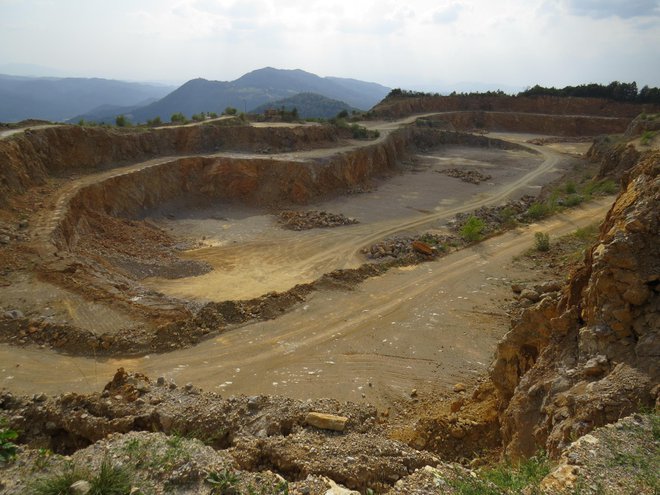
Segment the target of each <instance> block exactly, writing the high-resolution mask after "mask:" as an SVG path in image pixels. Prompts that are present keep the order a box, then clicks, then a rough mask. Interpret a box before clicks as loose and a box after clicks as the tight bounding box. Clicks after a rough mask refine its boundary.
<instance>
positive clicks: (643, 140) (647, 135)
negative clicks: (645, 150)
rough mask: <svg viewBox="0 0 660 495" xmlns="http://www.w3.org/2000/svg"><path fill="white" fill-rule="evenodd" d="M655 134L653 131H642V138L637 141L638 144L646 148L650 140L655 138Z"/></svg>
mask: <svg viewBox="0 0 660 495" xmlns="http://www.w3.org/2000/svg"><path fill="white" fill-rule="evenodd" d="M656 134H657V132H654V131H644V133H643V134H642V137H641V138H640V139H639V142H640V144H641V145H643V146H648V144H649V143H650V142H651V140H652V139H653V138H654V137H655V135H656Z"/></svg>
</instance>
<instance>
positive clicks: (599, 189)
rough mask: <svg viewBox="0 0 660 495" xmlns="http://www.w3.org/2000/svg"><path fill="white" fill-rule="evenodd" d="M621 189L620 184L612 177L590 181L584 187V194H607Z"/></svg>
mask: <svg viewBox="0 0 660 495" xmlns="http://www.w3.org/2000/svg"><path fill="white" fill-rule="evenodd" d="M618 190H619V186H618V185H617V183H616V182H614V181H613V180H612V179H603V180H600V181H596V182H589V183H588V184H587V185H585V186H584V188H583V189H582V194H584V195H585V196H587V197H590V196H607V195H609V194H614V193H616V192H617V191H618Z"/></svg>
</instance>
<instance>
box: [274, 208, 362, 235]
mask: <svg viewBox="0 0 660 495" xmlns="http://www.w3.org/2000/svg"><path fill="white" fill-rule="evenodd" d="M277 221H278V222H279V223H280V224H281V225H282V227H284V228H285V229H289V230H309V229H317V228H329V227H340V226H342V225H352V224H356V223H358V221H357V220H356V219H355V218H350V217H347V216H344V215H342V214H335V213H328V212H327V211H316V210H310V211H294V210H284V211H281V212H280V213H279V214H278V215H277Z"/></svg>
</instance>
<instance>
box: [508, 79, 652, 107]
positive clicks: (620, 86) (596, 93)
mask: <svg viewBox="0 0 660 495" xmlns="http://www.w3.org/2000/svg"><path fill="white" fill-rule="evenodd" d="M518 96H561V97H583V98H605V99H608V100H614V101H627V102H635V103H660V88H649V87H648V86H644V87H643V88H642V89H641V90H639V91H638V90H637V83H636V82H634V81H633V82H631V83H625V82H624V83H622V82H619V81H612V82H611V83H610V84H608V85H607V86H605V85H603V84H594V83H591V84H581V85H579V86H566V87H564V88H561V89H557V88H545V87H543V86H539V85H538V84H537V85H536V86H534V87H533V88H529V89H527V90H525V91H522V92H520V93H518Z"/></svg>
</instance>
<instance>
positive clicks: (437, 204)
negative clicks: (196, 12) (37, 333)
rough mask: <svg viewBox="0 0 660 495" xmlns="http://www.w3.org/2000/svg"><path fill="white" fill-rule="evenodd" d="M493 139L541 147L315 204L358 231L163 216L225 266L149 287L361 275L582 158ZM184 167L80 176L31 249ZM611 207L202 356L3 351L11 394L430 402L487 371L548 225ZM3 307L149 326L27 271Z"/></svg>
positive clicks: (252, 285)
mask: <svg viewBox="0 0 660 495" xmlns="http://www.w3.org/2000/svg"><path fill="white" fill-rule="evenodd" d="M417 117H419V116H416V117H410V118H407V119H404V120H401V121H396V122H375V123H370V124H369V126H370V127H371V128H372V129H378V130H379V131H380V132H381V136H380V138H379V139H378V140H383V139H384V138H385V137H386V136H387V134H388V133H389V132H390V131H392V130H394V129H396V128H398V127H399V126H401V125H404V124H408V123H411V122H413V121H414V119H415V118H417ZM491 137H495V138H499V139H503V140H507V141H511V142H515V143H518V144H521V145H523V146H525V147H526V148H527V149H528V150H529V151H526V150H498V149H488V148H468V147H460V146H445V147H443V148H441V149H439V150H436V151H434V152H428V153H421V154H419V155H417V156H416V157H414V159H413V160H412V162H411V164H410V165H409V167H408V169H407V170H405V171H404V172H403V173H402V174H400V175H395V176H393V177H389V178H383V179H380V180H378V181H376V182H375V183H374V189H373V191H371V192H366V193H363V194H354V195H349V196H340V197H337V198H334V199H331V200H327V201H325V202H321V203H317V204H315V205H314V207H315V208H317V209H323V210H328V211H332V212H334V213H341V214H343V215H346V216H347V217H353V218H356V219H358V220H359V222H360V223H358V224H355V225H348V226H343V227H339V228H335V229H314V230H310V231H305V232H294V231H289V230H283V229H281V228H279V227H278V225H277V224H276V220H275V217H274V216H273V215H271V214H269V213H270V212H268V211H264V210H256V209H251V208H249V207H237V206H235V205H233V206H230V205H218V206H214V207H212V208H207V209H197V210H190V209H188V210H181V209H178V208H177V207H176V206H175V205H169V206H168V205H163V206H162V207H161V208H160V209H159V210H157V211H153V212H152V214H151V215H150V216H149V218H148V220H149V221H150V222H152V223H154V224H156V225H158V226H159V227H161V228H163V229H165V230H167V231H169V232H170V233H171V234H173V235H174V236H175V237H177V238H180V239H182V240H185V241H187V242H192V243H196V244H198V245H201V246H202V247H200V248H198V249H195V250H191V251H189V252H187V253H186V254H185V257H187V258H188V259H192V260H197V261H204V262H207V263H209V264H210V265H211V266H212V267H213V271H211V272H209V273H207V274H205V275H201V276H196V277H187V278H179V279H161V278H151V279H147V280H145V281H144V282H143V283H144V284H145V285H146V286H147V287H148V288H151V289H154V290H157V291H159V292H162V293H164V294H166V295H168V296H172V297H175V298H178V299H183V300H189V301H193V302H204V301H225V300H235V299H247V298H253V297H258V296H261V295H263V294H265V293H268V292H271V291H285V290H288V289H290V288H292V287H293V286H294V285H296V284H300V283H306V282H311V281H313V280H315V279H318V278H319V277H320V276H322V275H323V274H324V273H328V272H330V271H332V270H336V269H340V268H355V267H357V266H359V265H361V264H362V263H364V262H365V258H364V255H362V254H361V252H360V251H361V250H362V248H364V247H367V246H370V245H371V244H373V243H375V242H377V241H379V240H381V239H383V238H386V237H389V236H392V235H395V234H398V233H402V232H412V233H416V232H423V231H428V230H429V229H431V230H436V231H442V229H443V225H444V223H445V222H446V221H447V220H449V219H450V218H452V217H453V215H455V214H456V213H459V212H467V211H471V210H473V209H475V208H478V207H481V206H485V205H495V204H501V203H503V202H505V201H506V200H507V199H515V198H518V197H520V196H522V195H525V194H535V193H537V192H538V191H539V190H540V188H541V187H542V186H543V185H544V184H546V183H548V182H550V181H552V180H554V179H556V178H557V177H558V176H559V175H561V173H562V171H563V170H565V169H566V168H568V167H569V166H572V163H573V162H571V160H573V159H572V158H570V157H568V156H567V155H566V154H565V152H566V151H568V152H574V151H575V150H574V149H572V148H571V146H572V145H571V144H570V143H568V144H558V145H556V146H555V147H554V148H553V149H549V148H547V147H542V146H534V145H530V144H526V141H527V140H529V139H530V138H533V137H538V136H533V135H527V134H512V133H508V134H501V133H499V134H498V133H493V134H491ZM370 143H373V141H370V142H367V143H366V144H370ZM361 146H365V142H361V141H349V142H341V143H339V145H338V146H337V147H336V148H329V149H314V150H304V151H297V152H291V153H283V154H279V155H277V157H278V159H286V160H305V159H309V158H319V157H326V156H330V155H332V154H334V153H341V152H345V151H349V150H352V149H355V148H358V147H361ZM215 156H240V157H246V156H250V155H245V154H229V153H220V154H217V155H215ZM255 156H263V155H255ZM171 159H172V157H165V158H158V159H154V160H150V161H146V162H143V163H137V164H133V165H129V166H125V167H120V168H116V169H112V170H108V171H100V172H96V173H92V174H89V175H85V176H82V177H79V178H73V179H72V180H68V181H67V182H66V183H64V184H63V185H61V186H60V187H59V188H58V189H57V192H56V194H54V195H52V196H51V197H50V198H49V200H48V201H49V202H50V203H49V205H48V206H49V207H47V208H43V209H42V210H41V211H42V213H41V214H40V215H39V216H37V218H36V219H35V220H34V221H33V222H32V225H31V229H32V230H33V231H34V233H35V235H34V237H33V239H34V242H33V244H34V245H35V246H36V247H37V248H39V247H41V248H42V249H44V250H48V249H52V248H50V247H49V246H50V244H49V239H50V236H51V235H52V232H53V230H54V229H55V228H56V226H57V225H58V223H59V222H60V221H61V218H62V216H63V215H64V214H65V212H66V208H67V204H68V200H69V198H71V197H72V196H73V195H74V194H75V192H76V191H77V190H78V189H79V188H81V187H84V186H86V185H89V184H93V183H96V182H100V181H104V180H107V179H108V178H111V177H116V176H118V175H123V174H130V173H134V172H136V171H140V170H144V169H146V168H149V167H152V166H157V165H158V164H161V163H164V162H166V161H167V160H171ZM452 167H458V168H461V169H466V170H477V171H479V172H481V173H483V174H487V175H489V176H490V177H491V178H490V179H489V180H488V181H487V182H484V183H482V184H479V185H475V184H467V183H464V182H461V181H460V180H458V179H455V178H451V177H448V176H446V175H445V174H442V173H438V172H442V171H443V170H445V169H448V168H452ZM608 206H609V202H608V201H600V202H596V203H592V204H590V205H588V206H587V207H584V208H582V209H579V210H575V211H573V212H572V213H570V214H569V215H566V216H561V217H557V218H555V219H554V220H552V221H549V222H547V223H546V224H544V225H542V226H531V227H529V228H527V229H524V230H518V231H514V232H510V233H507V234H505V235H502V236H500V237H497V238H493V239H490V240H488V241H486V242H484V243H482V244H479V245H477V246H475V247H471V248H468V249H465V250H462V251H459V252H456V253H454V254H451V255H449V256H447V257H444V258H442V259H440V260H438V261H436V262H431V263H425V264H423V265H419V266H415V267H411V268H401V269H395V270H391V271H390V272H388V273H386V274H385V275H383V276H380V277H378V278H373V279H370V280H367V281H366V282H364V283H362V284H360V285H358V286H357V287H355V288H354V290H352V291H349V292H342V291H321V292H316V293H314V294H313V295H312V296H311V297H310V298H309V299H308V300H307V301H305V302H304V303H302V304H300V305H298V306H297V307H295V308H294V309H293V310H292V311H290V312H289V313H286V314H284V315H282V316H281V317H279V318H277V319H275V320H271V321H268V322H259V323H251V324H247V325H245V326H242V327H239V328H234V329H231V330H230V331H227V332H225V333H223V334H222V335H221V336H219V337H217V338H213V339H211V340H207V341H205V342H203V343H201V344H199V345H197V346H195V347H193V348H190V349H184V350H178V351H175V352H170V353H167V354H161V355H149V356H145V357H141V358H131V359H95V358H94V356H87V357H70V356H65V355H63V354H59V353H57V352H54V351H52V350H48V349H37V348H30V347H27V348H16V347H12V346H9V345H4V344H3V345H0V363H2V367H1V368H0V386H4V387H7V388H8V389H10V390H12V391H15V392H19V393H36V392H46V393H61V392H67V391H79V392H82V391H92V390H98V389H99V387H101V386H102V385H103V384H104V383H106V382H107V380H108V378H109V377H110V376H111V375H112V374H113V373H114V371H115V370H116V369H117V368H118V367H124V368H126V369H127V370H131V371H133V370H134V371H140V372H144V373H146V374H148V375H150V376H161V375H162V376H165V377H167V378H169V379H174V380H176V381H177V382H179V383H186V382H193V383H195V385H197V386H200V387H202V388H205V389H207V390H215V391H221V392H223V393H227V394H284V395H288V396H291V397H296V398H308V397H334V398H337V399H340V400H352V401H368V402H371V403H374V404H376V405H377V406H378V407H381V408H386V407H389V406H391V405H392V404H393V403H394V402H395V401H397V400H399V399H401V398H404V397H408V396H409V394H410V392H411V390H412V389H417V390H419V391H420V393H422V392H423V391H427V392H428V393H431V391H432V390H438V389H439V390H442V389H446V388H448V387H450V386H451V385H452V384H453V383H455V382H457V381H463V382H465V381H469V380H470V378H471V377H476V376H478V375H479V374H481V373H483V371H484V370H485V369H486V366H487V365H488V363H489V362H490V360H491V358H492V352H493V350H494V347H495V344H496V342H497V341H498V340H499V339H500V338H501V336H502V335H503V334H504V333H505V332H506V331H507V329H508V326H509V320H508V316H507V314H506V313H505V312H504V310H503V309H502V301H503V300H504V299H505V298H506V297H508V296H509V295H510V289H509V286H510V283H511V281H513V280H515V279H516V278H518V277H524V274H522V273H521V274H518V273H515V272H512V271H511V270H507V269H504V268H503V267H504V266H505V262H506V261H508V260H509V259H510V258H511V257H512V256H514V255H516V254H519V253H521V252H522V251H524V250H525V249H528V248H529V247H530V246H531V245H532V242H533V233H534V231H535V230H540V229H542V230H544V231H547V232H549V233H551V234H552V235H559V234H562V233H566V232H569V231H571V230H574V229H575V228H577V227H579V226H584V225H587V224H591V223H593V222H594V221H597V220H599V219H600V218H602V217H603V215H604V213H605V211H606V209H607V207H608ZM558 275H561V274H558ZM0 297H1V298H2V299H1V300H2V302H3V305H4V306H5V307H7V308H10V307H18V308H21V307H22V305H23V304H25V303H26V301H29V300H32V301H38V302H39V304H40V305H41V311H42V312H43V314H44V315H46V316H49V317H51V318H52V320H53V321H56V322H57V321H62V322H72V323H74V324H76V325H78V326H80V327H82V328H89V329H94V330H95V331H99V332H101V331H112V329H113V328H120V327H124V328H125V327H130V326H131V325H137V324H140V323H141V322H140V321H136V320H134V319H132V318H131V317H130V316H129V315H127V314H124V313H123V312H122V311H121V309H119V308H116V307H111V306H106V305H103V304H96V303H89V302H88V301H86V300H85V299H83V298H82V297H80V296H77V295H75V294H71V293H68V292H66V291H64V290H63V289H60V288H58V287H55V286H53V285H50V284H48V283H47V282H44V281H37V280H34V279H33V278H30V277H27V276H24V277H23V279H21V278H20V277H18V276H17V278H16V279H15V280H13V281H12V284H11V285H10V286H8V287H0Z"/></svg>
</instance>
